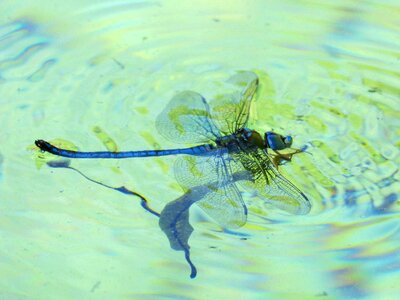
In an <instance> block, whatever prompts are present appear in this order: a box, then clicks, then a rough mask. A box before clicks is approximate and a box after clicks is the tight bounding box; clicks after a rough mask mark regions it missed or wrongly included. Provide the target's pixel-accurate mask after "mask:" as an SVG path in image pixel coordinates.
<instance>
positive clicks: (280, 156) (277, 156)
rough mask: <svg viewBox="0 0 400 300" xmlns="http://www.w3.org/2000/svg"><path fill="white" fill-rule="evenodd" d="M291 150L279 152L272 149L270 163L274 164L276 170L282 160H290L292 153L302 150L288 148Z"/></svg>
mask: <svg viewBox="0 0 400 300" xmlns="http://www.w3.org/2000/svg"><path fill="white" fill-rule="evenodd" d="M290 149H292V150H293V152H291V153H280V152H279V151H278V150H272V151H274V154H273V155H272V163H273V164H274V166H275V168H276V169H277V170H278V166H279V165H281V164H282V161H291V160H292V157H293V155H295V154H297V153H301V152H303V151H302V150H301V149H295V148H290Z"/></svg>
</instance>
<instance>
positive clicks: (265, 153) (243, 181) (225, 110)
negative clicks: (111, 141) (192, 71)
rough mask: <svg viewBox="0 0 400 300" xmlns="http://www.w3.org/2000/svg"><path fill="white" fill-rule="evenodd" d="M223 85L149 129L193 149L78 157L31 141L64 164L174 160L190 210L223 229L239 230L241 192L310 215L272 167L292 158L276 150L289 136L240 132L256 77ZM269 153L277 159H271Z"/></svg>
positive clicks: (179, 102) (193, 96) (243, 216)
mask: <svg viewBox="0 0 400 300" xmlns="http://www.w3.org/2000/svg"><path fill="white" fill-rule="evenodd" d="M228 83H229V84H231V85H232V86H235V87H238V88H236V89H234V90H235V91H234V92H229V93H228V94H226V95H223V97H216V98H215V99H213V100H211V101H210V102H207V101H206V99H205V98H204V97H203V96H202V95H200V94H199V93H197V92H194V91H183V92H179V93H178V94H176V95H175V96H174V97H173V98H172V99H171V101H170V102H169V103H168V104H167V106H166V107H165V108H164V110H163V111H162V112H161V113H160V114H159V116H158V117H157V119H156V128H157V130H158V132H159V133H160V134H161V135H162V136H163V137H165V138H166V139H168V140H170V141H172V142H174V143H180V144H182V143H184V144H192V145H193V144H195V145H196V146H191V147H186V148H176V149H163V150H143V151H122V152H111V151H95V152H81V151H71V150H67V149H61V148H57V147H56V146H54V145H52V144H50V143H49V142H46V141H44V140H36V141H35V144H36V146H37V147H39V148H40V149H41V150H42V151H47V152H49V153H52V154H55V155H58V156H63V157H69V158H87V159H95V158H101V159H123V158H135V157H154V156H168V155H177V156H178V158H177V159H176V161H175V163H174V173H175V178H176V180H177V182H178V183H179V184H180V186H181V187H182V188H183V189H184V190H185V191H194V190H196V187H198V186H202V187H203V193H202V195H201V197H202V199H201V201H197V202H196V203H197V204H198V205H199V206H200V207H201V208H202V209H203V210H204V211H205V212H206V213H207V214H208V215H209V216H210V217H211V218H213V219H214V220H215V221H216V222H217V223H219V224H220V225H221V226H223V227H224V228H238V227H241V226H243V225H244V224H245V223H246V221H247V214H248V211H247V207H246V205H245V203H244V201H243V197H242V193H241V191H240V188H241V187H242V188H243V189H244V190H247V191H251V193H252V195H254V196H256V197H258V198H260V199H261V200H262V201H264V203H265V204H267V205H272V206H274V207H276V208H278V209H281V210H284V211H286V212H288V213H291V214H307V213H308V212H309V211H310V208H311V205H310V201H309V199H308V198H307V197H306V195H305V194H304V193H303V192H302V191H301V190H300V189H298V188H297V187H296V186H295V185H294V184H293V183H292V182H290V181H289V180H288V179H286V178H285V177H284V176H283V175H282V174H281V173H280V172H279V171H278V164H279V162H280V161H281V160H290V158H291V157H290V156H285V155H284V154H281V153H280V152H279V150H282V149H286V148H290V147H291V145H292V143H293V139H292V137H291V136H283V135H280V134H277V133H275V132H272V131H268V132H265V133H264V138H263V137H262V136H261V134H260V133H258V132H257V131H255V130H252V129H249V128H248V127H247V124H248V121H249V116H250V107H251V103H252V99H253V98H254V95H255V93H256V91H257V88H258V85H259V80H258V77H257V75H256V74H255V73H253V72H250V71H242V72H238V73H236V74H235V75H233V76H231V77H230V78H229V80H228ZM271 151H273V152H275V155H276V157H277V158H278V159H277V160H274V159H272V158H271V155H270V152H271ZM299 151H301V150H299ZM237 174H240V176H237ZM204 188H206V192H204Z"/></svg>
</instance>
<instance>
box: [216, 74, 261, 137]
mask: <svg viewBox="0 0 400 300" xmlns="http://www.w3.org/2000/svg"><path fill="white" fill-rule="evenodd" d="M228 83H229V84H230V88H229V89H230V90H231V89H232V84H233V85H234V86H235V89H236V90H238V89H239V90H238V91H236V92H233V93H228V94H222V95H218V96H216V98H215V99H214V100H212V101H211V102H210V107H211V111H212V117H213V121H214V122H215V124H216V125H217V127H218V128H219V130H220V131H221V132H223V133H224V134H225V135H226V134H231V133H234V132H236V131H237V130H238V129H240V128H243V127H245V126H246V123H247V121H248V119H249V114H250V105H251V100H252V99H253V95H254V94H255V92H256V90H257V87H258V77H257V75H256V74H255V73H253V72H247V71H246V72H238V73H237V74H235V75H233V76H232V77H231V78H229V79H228Z"/></svg>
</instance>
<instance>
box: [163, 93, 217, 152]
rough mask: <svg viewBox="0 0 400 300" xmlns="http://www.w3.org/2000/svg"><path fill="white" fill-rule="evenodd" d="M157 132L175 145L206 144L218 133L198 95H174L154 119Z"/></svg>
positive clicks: (203, 101) (202, 100) (201, 98)
mask: <svg viewBox="0 0 400 300" xmlns="http://www.w3.org/2000/svg"><path fill="white" fill-rule="evenodd" d="M156 127H157V130H158V132H159V133H160V134H161V135H162V136H164V137H165V138H166V139H168V140H170V141H173V142H175V143H192V144H195V143H206V142H209V141H210V140H215V139H216V138H217V137H219V136H220V132H219V131H218V129H217V127H216V126H215V125H214V123H213V121H212V120H211V115H210V109H209V106H208V103H207V102H206V100H205V99H204V98H203V97H202V96H201V95H200V94H198V93H196V92H192V91H184V92H181V93H179V94H177V95H175V96H174V97H173V98H172V99H171V101H170V102H169V103H168V105H167V106H166V107H165V108H164V110H163V111H162V112H161V113H160V115H159V116H158V117H157V119H156Z"/></svg>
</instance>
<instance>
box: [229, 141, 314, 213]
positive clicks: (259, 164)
mask: <svg viewBox="0 0 400 300" xmlns="http://www.w3.org/2000/svg"><path fill="white" fill-rule="evenodd" d="M237 156H240V158H237V159H240V160H241V161H242V163H243V164H244V165H245V166H246V168H247V169H249V170H250V171H251V174H252V177H253V179H252V180H251V181H250V180H248V181H244V182H242V185H243V187H245V188H246V189H250V190H252V191H256V192H257V195H258V196H259V197H260V198H262V199H263V200H264V201H265V202H266V203H268V204H271V205H272V206H274V207H277V208H279V209H282V210H284V211H287V212H289V213H292V214H297V215H303V214H307V213H308V212H309V211H310V209H311V204H310V201H309V200H308V198H307V197H306V196H305V195H304V193H303V192H302V191H300V190H299V189H298V188H297V187H296V186H295V185H294V184H293V183H291V182H290V181H289V180H288V179H286V178H285V177H283V176H282V175H281V174H280V173H279V172H278V171H277V170H276V169H275V167H274V165H273V163H272V162H271V160H270V158H269V157H268V155H267V154H266V153H265V152H264V151H263V150H260V149H256V148H253V149H251V150H249V149H248V151H246V152H242V153H238V154H237Z"/></svg>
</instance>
